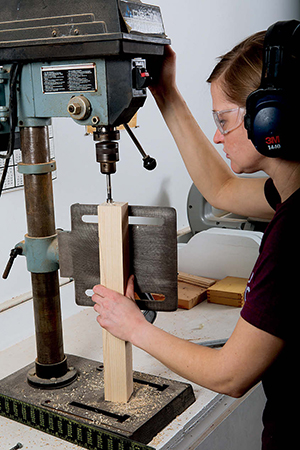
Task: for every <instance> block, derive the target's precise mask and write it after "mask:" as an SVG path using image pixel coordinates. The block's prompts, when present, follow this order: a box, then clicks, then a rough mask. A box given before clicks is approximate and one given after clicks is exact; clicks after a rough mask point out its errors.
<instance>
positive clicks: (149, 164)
mask: <svg viewBox="0 0 300 450" xmlns="http://www.w3.org/2000/svg"><path fill="white" fill-rule="evenodd" d="M143 161H144V167H145V169H147V170H154V169H155V167H156V160H155V159H154V158H152V157H151V156H149V155H147V156H146V157H145V158H144V159H143Z"/></svg>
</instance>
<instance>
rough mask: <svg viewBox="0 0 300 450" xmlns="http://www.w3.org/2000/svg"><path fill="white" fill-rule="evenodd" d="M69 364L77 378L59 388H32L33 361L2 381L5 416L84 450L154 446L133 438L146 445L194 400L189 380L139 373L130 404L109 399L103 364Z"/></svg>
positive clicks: (73, 360) (77, 360)
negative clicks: (29, 377) (28, 379)
mask: <svg viewBox="0 0 300 450" xmlns="http://www.w3.org/2000/svg"><path fill="white" fill-rule="evenodd" d="M68 363H69V366H73V367H75V368H76V369H77V371H78V377H77V379H76V380H75V381H74V382H73V383H72V384H71V385H69V386H65V387H63V388H60V389H51V390H50V389H48V390H47V389H37V388H34V387H31V386H30V385H29V384H28V382H27V373H28V372H29V371H30V370H31V369H33V368H34V364H31V365H29V366H27V367H25V368H23V369H21V370H19V371H18V372H16V373H14V374H12V375H10V376H8V377H6V378H4V379H3V380H1V381H0V414H1V415H3V416H5V417H8V418H10V419H12V420H16V421H18V422H21V423H24V424H26V425H30V426H32V427H34V428H38V429H40V430H41V431H45V432H47V433H50V434H54V435H56V436H57V437H60V438H62V439H65V440H68V441H70V442H73V443H75V444H77V445H80V446H82V447H84V448H88V449H106V448H107V449H110V448H124V449H131V448H135V449H137V448H150V447H146V446H143V445H141V446H136V444H134V446H132V445H131V444H133V443H132V440H134V441H137V442H139V443H141V444H147V443H148V442H150V441H151V440H152V438H153V437H154V436H155V435H156V434H157V433H159V432H160V431H161V430H162V429H163V428H164V427H166V426H167V425H168V424H169V423H170V422H171V421H172V420H173V419H174V418H175V417H176V416H178V415H179V414H181V413H182V412H183V411H184V410H185V409H186V408H188V407H189V406H190V405H191V404H192V403H193V402H194V401H195V397H194V393H193V390H192V387H191V386H190V385H189V384H187V383H182V382H179V381H174V380H168V379H165V378H161V377H157V376H153V375H148V374H144V373H140V372H134V378H133V379H134V391H133V394H132V397H131V398H130V400H129V402H128V403H126V404H123V403H114V402H108V401H105V400H104V381H103V365H102V364H101V363H99V362H97V361H93V360H89V359H85V358H81V357H78V356H74V355H68ZM120 442H122V446H121V447H119V443H120ZM112 444H114V445H113V446H112Z"/></svg>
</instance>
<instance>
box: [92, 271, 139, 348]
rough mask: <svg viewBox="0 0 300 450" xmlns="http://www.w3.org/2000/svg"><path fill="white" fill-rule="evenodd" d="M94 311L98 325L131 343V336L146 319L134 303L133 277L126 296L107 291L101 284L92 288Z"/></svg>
mask: <svg viewBox="0 0 300 450" xmlns="http://www.w3.org/2000/svg"><path fill="white" fill-rule="evenodd" d="M93 291H94V295H93V296H92V300H93V302H95V305H94V310H95V311H96V312H97V313H98V314H99V315H98V317H97V321H98V323H99V324H100V325H101V327H103V328H105V329H106V330H107V331H109V332H110V333H111V334H113V335H114V336H116V337H118V338H119V339H123V340H124V341H129V342H132V340H133V334H134V333H135V332H137V329H138V328H139V327H142V326H143V325H144V324H145V322H146V319H145V318H144V316H143V314H142V313H141V311H140V309H139V307H138V306H137V304H136V303H135V301H134V277H133V275H132V276H131V277H130V278H129V280H128V284H127V289H126V294H125V296H124V295H121V294H119V293H118V292H115V291H112V290H111V289H107V288H106V287H104V286H102V285H101V284H99V285H97V286H94V288H93Z"/></svg>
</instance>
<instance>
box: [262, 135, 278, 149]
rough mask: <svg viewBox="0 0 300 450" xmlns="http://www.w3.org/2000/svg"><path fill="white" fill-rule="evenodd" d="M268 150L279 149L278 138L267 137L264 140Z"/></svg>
mask: <svg viewBox="0 0 300 450" xmlns="http://www.w3.org/2000/svg"><path fill="white" fill-rule="evenodd" d="M265 141H266V144H267V146H268V149H269V150H278V149H280V148H281V144H280V137H279V136H269V137H266V139H265Z"/></svg>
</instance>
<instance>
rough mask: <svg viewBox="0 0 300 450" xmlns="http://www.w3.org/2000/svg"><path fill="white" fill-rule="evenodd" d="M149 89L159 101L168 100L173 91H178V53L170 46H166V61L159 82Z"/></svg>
mask: <svg viewBox="0 0 300 450" xmlns="http://www.w3.org/2000/svg"><path fill="white" fill-rule="evenodd" d="M149 89H150V91H151V93H152V94H153V96H154V98H155V99H156V100H157V101H159V99H166V98H167V97H168V95H169V94H170V93H171V92H172V91H173V89H176V53H175V52H174V50H173V49H172V48H171V47H170V45H166V46H165V54H164V61H163V64H162V67H161V72H160V76H159V79H158V82H157V83H156V84H155V85H152V86H149Z"/></svg>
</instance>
